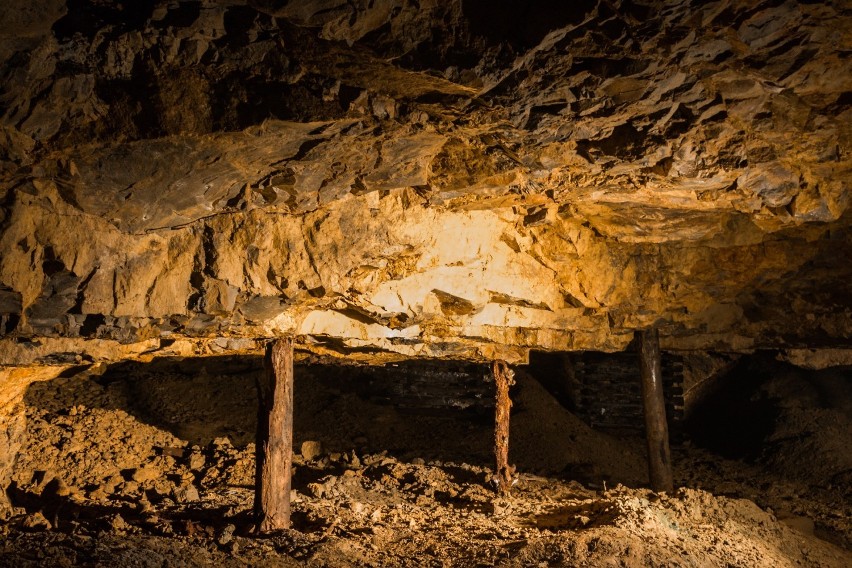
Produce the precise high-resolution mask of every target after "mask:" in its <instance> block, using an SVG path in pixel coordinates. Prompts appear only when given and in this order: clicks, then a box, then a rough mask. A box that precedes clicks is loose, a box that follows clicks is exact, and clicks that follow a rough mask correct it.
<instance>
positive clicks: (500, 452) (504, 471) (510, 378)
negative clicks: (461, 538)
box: [491, 361, 515, 495]
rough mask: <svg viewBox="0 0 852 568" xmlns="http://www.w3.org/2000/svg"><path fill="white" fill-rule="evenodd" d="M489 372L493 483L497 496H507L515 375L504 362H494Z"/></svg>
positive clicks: (510, 478)
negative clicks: (491, 382) (511, 390)
mask: <svg viewBox="0 0 852 568" xmlns="http://www.w3.org/2000/svg"><path fill="white" fill-rule="evenodd" d="M491 372H492V374H493V375H494V383H495V385H496V398H497V405H496V408H495V410H494V456H495V458H496V462H497V464H496V465H497V467H496V470H495V472H494V483H495V484H496V486H497V493H498V494H500V495H507V494H508V493H509V490H510V489H511V488H512V485H513V484H514V481H515V467H514V466H511V465H509V415H510V413H511V410H512V400H511V399H510V398H509V387H511V386H512V385H513V384H515V380H514V379H515V373H514V372H513V371H512V370H511V369H510V368H509V366H508V365H507V364H506V363H505V362H504V361H494V363H493V364H492V366H491Z"/></svg>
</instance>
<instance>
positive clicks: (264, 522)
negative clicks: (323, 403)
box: [254, 338, 293, 533]
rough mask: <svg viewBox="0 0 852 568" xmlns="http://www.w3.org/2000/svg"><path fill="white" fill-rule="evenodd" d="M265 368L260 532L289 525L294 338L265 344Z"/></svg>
mask: <svg viewBox="0 0 852 568" xmlns="http://www.w3.org/2000/svg"><path fill="white" fill-rule="evenodd" d="M264 362H265V367H266V372H265V373H261V374H259V376H258V379H257V398H258V411H257V442H256V461H257V466H256V467H257V469H256V473H255V496H254V513H255V520H256V522H257V530H258V532H260V533H268V532H271V531H276V530H281V529H286V528H290V481H291V477H292V467H293V340H292V339H291V338H282V339H278V340H276V341H273V342H272V343H270V344H269V345H267V346H266V359H265V361H264Z"/></svg>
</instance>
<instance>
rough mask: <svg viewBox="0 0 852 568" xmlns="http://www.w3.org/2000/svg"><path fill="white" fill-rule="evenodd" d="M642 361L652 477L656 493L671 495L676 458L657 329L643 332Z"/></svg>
mask: <svg viewBox="0 0 852 568" xmlns="http://www.w3.org/2000/svg"><path fill="white" fill-rule="evenodd" d="M639 360H640V366H641V367H642V403H643V406H644V409H645V435H646V438H647V440H648V477H649V479H650V482H651V489H653V490H654V491H671V490H672V489H673V485H674V483H673V481H672V458H671V450H670V448H669V428H668V424H667V423H666V402H665V398H664V396H663V377H662V370H661V368H662V364H661V361H660V335H659V331H658V330H657V328H656V327H652V328H650V329H645V330H642V331H640V332H639Z"/></svg>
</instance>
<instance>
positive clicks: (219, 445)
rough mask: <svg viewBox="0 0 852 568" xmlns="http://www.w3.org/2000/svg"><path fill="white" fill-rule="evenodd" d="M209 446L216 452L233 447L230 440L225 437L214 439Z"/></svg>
mask: <svg viewBox="0 0 852 568" xmlns="http://www.w3.org/2000/svg"><path fill="white" fill-rule="evenodd" d="M210 445H211V446H213V448H214V449H216V450H224V449H226V448H230V447H232V446H233V444H231V439H230V438H228V437H227V436H221V437H219V438H214V439H213V442H212V443H211V444H210Z"/></svg>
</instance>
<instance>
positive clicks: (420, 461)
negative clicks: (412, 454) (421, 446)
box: [411, 458, 426, 465]
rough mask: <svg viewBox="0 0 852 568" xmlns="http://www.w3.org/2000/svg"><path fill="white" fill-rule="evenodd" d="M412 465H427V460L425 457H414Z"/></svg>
mask: <svg viewBox="0 0 852 568" xmlns="http://www.w3.org/2000/svg"><path fill="white" fill-rule="evenodd" d="M411 465H426V460H424V459H423V458H414V459H413V460H411Z"/></svg>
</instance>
